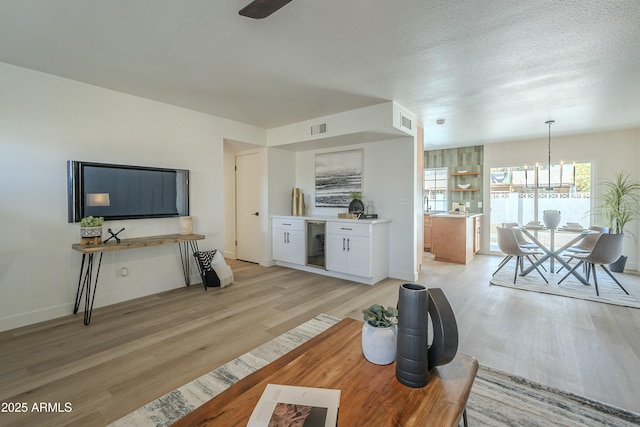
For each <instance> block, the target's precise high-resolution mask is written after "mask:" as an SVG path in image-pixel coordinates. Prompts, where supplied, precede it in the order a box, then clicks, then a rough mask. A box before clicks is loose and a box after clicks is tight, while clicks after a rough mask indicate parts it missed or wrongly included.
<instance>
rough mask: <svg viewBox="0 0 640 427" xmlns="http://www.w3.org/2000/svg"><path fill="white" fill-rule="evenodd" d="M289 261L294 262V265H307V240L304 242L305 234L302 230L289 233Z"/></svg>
mask: <svg viewBox="0 0 640 427" xmlns="http://www.w3.org/2000/svg"><path fill="white" fill-rule="evenodd" d="M287 232H288V233H289V234H288V236H287V237H288V238H287V260H286V261H288V262H292V263H294V264H300V265H304V264H305V261H306V259H305V255H306V251H305V240H304V232H303V231H300V230H290V231H287Z"/></svg>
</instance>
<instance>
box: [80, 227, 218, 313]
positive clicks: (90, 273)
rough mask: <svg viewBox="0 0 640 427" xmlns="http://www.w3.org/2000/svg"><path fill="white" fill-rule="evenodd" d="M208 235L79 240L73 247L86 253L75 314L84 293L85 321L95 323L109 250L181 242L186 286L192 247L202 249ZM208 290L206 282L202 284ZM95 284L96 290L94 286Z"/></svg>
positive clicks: (83, 259)
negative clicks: (95, 304)
mask: <svg viewBox="0 0 640 427" xmlns="http://www.w3.org/2000/svg"><path fill="white" fill-rule="evenodd" d="M203 239H204V236H203V235H200V234H166V235H162V236H150V237H136V238H132V239H120V240H118V241H117V242H113V241H111V242H107V243H100V244H97V245H81V244H79V243H75V244H73V245H71V248H73V249H74V250H76V251H78V252H80V253H82V263H81V265H80V276H79V278H78V290H77V291H76V301H75V304H74V306H73V314H76V313H77V312H78V309H79V308H80V301H81V300H82V294H83V293H84V295H85V301H84V324H85V325H88V324H89V323H90V322H91V313H92V311H93V301H94V299H95V297H96V288H97V287H98V277H99V276H100V266H101V265H102V255H103V254H104V253H105V252H112V251H121V250H126V249H138V248H147V247H150V246H160V245H169V244H174V243H177V244H178V249H179V250H180V260H181V263H182V272H183V274H184V282H185V285H187V286H189V285H190V284H191V283H190V282H191V281H190V277H189V274H190V273H189V271H190V269H189V265H190V261H191V259H190V257H189V256H187V255H188V252H189V249H191V252H192V253H195V252H197V251H198V240H203ZM96 254H99V255H100V256H99V257H98V265H97V268H96V269H95V274H94V265H93V264H94V256H95V255H96ZM202 285H203V286H204V289H205V290H206V289H207V285H206V284H205V283H203V284H202ZM92 286H93V289H91V287H92Z"/></svg>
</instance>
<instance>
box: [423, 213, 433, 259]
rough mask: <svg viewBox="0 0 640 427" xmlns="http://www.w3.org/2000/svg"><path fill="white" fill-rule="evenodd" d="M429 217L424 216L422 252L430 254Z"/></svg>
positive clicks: (430, 222)
mask: <svg viewBox="0 0 640 427" xmlns="http://www.w3.org/2000/svg"><path fill="white" fill-rule="evenodd" d="M431 224H432V220H431V215H425V216H424V251H425V252H431Z"/></svg>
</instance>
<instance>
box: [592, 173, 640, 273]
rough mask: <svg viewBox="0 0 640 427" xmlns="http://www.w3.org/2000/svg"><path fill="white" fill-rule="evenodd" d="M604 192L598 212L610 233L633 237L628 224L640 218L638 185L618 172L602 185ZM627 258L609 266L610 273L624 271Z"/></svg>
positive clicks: (639, 187) (628, 176)
mask: <svg viewBox="0 0 640 427" xmlns="http://www.w3.org/2000/svg"><path fill="white" fill-rule="evenodd" d="M602 185H603V186H604V192H603V194H602V202H601V203H600V211H601V213H602V215H603V216H604V217H605V219H606V220H607V223H608V225H609V228H610V230H611V231H610V232H611V233H617V234H621V233H623V234H627V235H631V236H633V233H631V231H630V230H629V229H628V224H629V223H630V222H632V221H634V220H636V219H638V218H639V217H640V183H638V182H637V181H635V180H633V179H632V178H631V176H630V175H629V174H627V173H624V172H618V173H617V174H616V177H615V179H614V180H607V181H604V182H603V183H602ZM626 261H627V257H626V256H625V255H622V256H621V257H620V259H619V260H618V261H616V262H615V263H614V264H611V265H610V268H611V270H612V271H616V272H622V271H624V265H625V263H626Z"/></svg>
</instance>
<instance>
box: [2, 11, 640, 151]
mask: <svg viewBox="0 0 640 427" xmlns="http://www.w3.org/2000/svg"><path fill="white" fill-rule="evenodd" d="M247 3H249V0H226V1H221V0H162V1H157V0H109V1H105V0H0V61H2V62H6V63H10V64H15V65H18V66H22V67H27V68H31V69H34V70H39V71H43V72H46V73H51V74H55V75H59V76H63V77H67V78H70V79H73V80H78V81H82V82H86V83H90V84H94V85H97V86H101V87H105V88H110V89H113V90H117V91H121V92H126V93H130V94H135V95H139V96H142V97H146V98H150V99H154V100H159V101H163V102H167V103H170V104H174V105H179V106H183V107H186V108H190V109H194V110H198V111H203V112H207V113H211V114H214V115H216V116H220V117H225V118H229V119H233V120H237V121H240V122H244V123H249V124H253V125H256V126H260V127H263V128H272V127H277V126H282V125H285V124H290V123H294V122H298V121H301V120H307V119H311V118H314V117H319V116H324V115H328V114H333V113H337V112H341V111H346V110H351V109H354V108H360V107H364V106H367V105H372V104H377V103H380V102H385V101H388V100H393V101H396V102H397V103H399V104H400V105H402V106H404V107H406V108H408V109H409V110H411V111H413V112H414V113H416V114H417V115H418V118H419V121H420V122H421V123H422V124H423V125H424V127H425V140H426V141H425V147H427V148H429V147H436V146H460V145H474V144H484V143H490V142H497V141H505V140H513V139H523V138H537V137H540V138H545V136H546V134H547V127H546V125H545V124H544V122H545V121H546V120H548V119H554V120H556V123H555V125H554V128H553V132H554V135H561V134H572V133H583V132H591V131H599V130H611V129H620V128H631V127H640V25H639V24H638V23H639V22H640V1H638V0H619V1H609V2H606V1H602V0H563V1H557V0H551V1H544V0H519V1H512V0H496V1H489V0H449V1H444V0H443V1H434V0H402V1H390V0H321V1H319V0H293V1H292V2H291V3H289V4H288V5H287V6H285V7H284V8H282V9H281V10H280V11H278V12H276V13H275V14H273V15H271V16H270V17H268V18H266V19H263V20H252V19H249V18H245V17H242V16H240V15H238V11H239V10H240V9H241V8H242V7H243V6H245V5H246V4H247ZM0 84H1V82H0ZM439 118H444V119H446V123H445V124H444V125H442V126H438V125H436V123H435V122H436V120H437V119H439Z"/></svg>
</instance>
